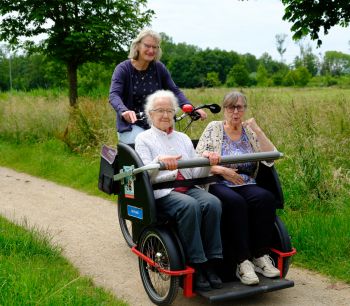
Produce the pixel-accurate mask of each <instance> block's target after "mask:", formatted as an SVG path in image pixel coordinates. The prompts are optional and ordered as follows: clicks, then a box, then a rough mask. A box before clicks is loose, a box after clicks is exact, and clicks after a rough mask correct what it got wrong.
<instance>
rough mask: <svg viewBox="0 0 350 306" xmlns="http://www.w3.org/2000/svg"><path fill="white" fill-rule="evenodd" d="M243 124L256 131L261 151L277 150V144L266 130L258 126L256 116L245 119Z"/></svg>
mask: <svg viewBox="0 0 350 306" xmlns="http://www.w3.org/2000/svg"><path fill="white" fill-rule="evenodd" d="M242 125H243V127H245V128H249V129H251V130H252V131H253V132H254V133H255V135H256V138H257V141H258V142H259V146H260V151H261V152H270V151H276V148H275V146H274V145H273V143H272V142H271V141H270V139H268V138H267V136H266V135H265V133H264V131H263V130H262V129H261V128H260V127H259V126H258V124H257V123H256V121H255V119H254V118H250V119H248V120H246V121H244V122H243V123H242Z"/></svg>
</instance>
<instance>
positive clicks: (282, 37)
mask: <svg viewBox="0 0 350 306" xmlns="http://www.w3.org/2000/svg"><path fill="white" fill-rule="evenodd" d="M275 38H276V49H277V52H278V53H279V55H280V56H281V62H283V54H284V53H286V51H287V48H285V47H284V43H285V41H286V38H287V34H277V35H276V36H275Z"/></svg>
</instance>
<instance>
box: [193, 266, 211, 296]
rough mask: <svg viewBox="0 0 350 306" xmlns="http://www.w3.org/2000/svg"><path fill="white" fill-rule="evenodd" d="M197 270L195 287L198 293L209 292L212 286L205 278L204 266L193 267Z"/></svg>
mask: <svg viewBox="0 0 350 306" xmlns="http://www.w3.org/2000/svg"><path fill="white" fill-rule="evenodd" d="M192 266H193V268H194V269H195V272H194V281H193V287H194V289H195V290H198V291H209V290H211V287H210V284H209V282H208V281H207V279H206V278H205V275H204V272H203V267H202V264H195V265H192Z"/></svg>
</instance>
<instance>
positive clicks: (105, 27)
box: [0, 0, 154, 106]
mask: <svg viewBox="0 0 350 306" xmlns="http://www.w3.org/2000/svg"><path fill="white" fill-rule="evenodd" d="M146 3H147V0H109V1H104V0H74V1H73V0H71V1H67V0H48V1H42V0H26V1H12V0H0V15H1V16H2V18H1V19H0V40H4V41H7V42H9V43H10V44H11V45H16V46H22V47H24V48H26V49H27V50H29V51H30V52H34V51H42V52H44V54H46V55H48V56H50V57H52V58H54V59H56V60H59V61H61V62H62V63H64V64H65V65H66V68H67V75H68V82H69V102H70V105H72V106H75V105H76V103H77V98H78V92H77V70H78V67H79V66H80V65H82V64H83V63H86V62H88V61H98V60H107V59H109V60H110V59H111V58H113V56H114V57H115V56H116V54H117V53H118V52H123V50H124V48H125V46H126V43H128V42H129V41H130V39H131V38H132V37H133V36H134V35H135V32H136V31H137V30H139V29H140V28H141V27H143V26H144V25H145V24H148V22H149V21H150V18H151V16H152V15H153V13H154V12H153V11H152V10H141V7H143V6H145V4H146ZM40 34H45V35H46V36H47V38H45V39H44V40H42V41H41V42H40V43H39V44H35V43H34V41H33V39H35V38H36V37H37V36H38V35H40ZM19 37H24V38H25V39H26V40H24V41H20V40H19Z"/></svg>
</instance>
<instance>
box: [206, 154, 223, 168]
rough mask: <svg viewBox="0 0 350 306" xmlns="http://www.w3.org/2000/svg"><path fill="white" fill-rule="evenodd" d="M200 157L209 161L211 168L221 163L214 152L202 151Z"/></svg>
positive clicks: (219, 157)
mask: <svg viewBox="0 0 350 306" xmlns="http://www.w3.org/2000/svg"><path fill="white" fill-rule="evenodd" d="M202 156H203V157H206V158H208V159H209V162H210V165H211V166H214V165H217V164H218V163H220V161H221V156H220V155H219V154H218V153H216V152H209V151H204V152H203V154H202Z"/></svg>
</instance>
